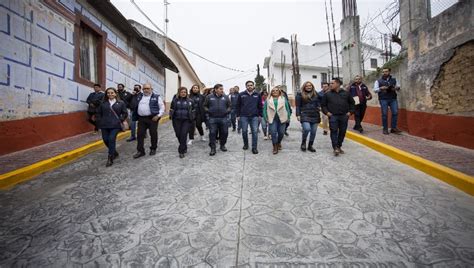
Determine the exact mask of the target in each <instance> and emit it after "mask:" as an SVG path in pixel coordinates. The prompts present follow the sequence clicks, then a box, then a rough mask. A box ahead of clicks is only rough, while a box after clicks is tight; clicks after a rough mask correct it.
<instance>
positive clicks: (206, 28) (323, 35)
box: [112, 0, 391, 91]
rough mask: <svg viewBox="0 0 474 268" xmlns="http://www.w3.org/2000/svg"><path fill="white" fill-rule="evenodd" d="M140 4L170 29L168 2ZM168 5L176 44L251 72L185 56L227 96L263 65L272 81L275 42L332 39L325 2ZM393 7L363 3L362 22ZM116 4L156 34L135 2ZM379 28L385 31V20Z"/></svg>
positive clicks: (337, 6)
mask: <svg viewBox="0 0 474 268" xmlns="http://www.w3.org/2000/svg"><path fill="white" fill-rule="evenodd" d="M328 1H329V0H328ZM135 2H136V3H137V4H138V6H140V8H141V9H142V10H143V11H145V13H146V14H147V15H148V16H149V17H150V18H151V19H152V20H153V22H154V23H155V24H156V25H157V26H158V27H160V28H161V29H162V30H164V27H163V21H164V5H163V1H162V0H135ZM168 2H169V3H170V5H168V19H169V24H168V35H169V36H170V37H171V38H172V39H174V40H175V41H176V42H178V43H179V44H180V45H181V46H183V47H185V48H188V49H190V50H192V51H193V52H196V53H198V54H200V55H201V56H203V57H205V58H208V59H210V60H213V61H215V62H218V63H219V64H222V65H225V66H228V67H231V68H234V69H238V70H243V71H246V72H245V73H241V72H235V71H231V70H226V69H224V68H221V67H219V66H216V65H213V64H211V63H208V62H206V61H204V60H202V59H200V58H198V57H196V56H194V55H192V54H190V53H187V52H185V53H186V56H187V57H188V59H189V61H190V62H191V64H192V65H193V67H194V69H195V70H196V72H197V74H198V76H199V78H200V79H201V81H202V82H203V83H205V84H206V86H213V85H214V84H215V83H222V84H224V87H225V89H226V91H227V88H229V87H231V86H234V85H238V86H239V87H240V88H241V89H242V88H243V85H244V83H245V81H246V80H253V79H254V78H255V76H256V71H255V70H256V66H257V64H260V68H261V73H262V75H263V76H264V77H266V75H265V74H266V70H265V69H263V60H264V58H265V57H267V56H268V55H269V49H270V47H271V43H272V42H273V41H275V40H277V39H278V38H280V37H286V38H287V39H290V35H291V34H293V33H296V34H297V35H298V42H299V43H301V44H304V45H310V44H312V43H314V42H316V41H325V40H327V39H328V36H327V28H326V27H327V26H326V18H325V11H324V1H322V0H312V1H309V0H307V1H283V0H280V1H270V0H260V1H250V0H241V1H236V0H234V1H230V0H219V1H217V0H216V1H183V0H168ZM389 2H391V1H384V0H365V1H364V0H359V1H357V5H358V13H359V15H360V17H361V23H363V22H365V21H366V18H367V17H374V16H376V15H377V14H379V13H380V12H381V10H382V9H383V8H384V7H386V6H387V4H388V3H389ZM112 3H113V4H114V5H115V6H116V7H117V8H118V9H119V10H120V11H121V12H122V14H123V15H124V16H125V17H126V18H127V19H133V20H136V21H138V22H140V23H142V24H144V25H146V26H147V27H150V28H151V29H154V27H153V26H152V24H151V23H150V22H149V21H148V20H147V19H146V18H144V17H143V16H142V15H141V14H140V12H139V11H138V10H137V9H136V8H135V7H134V5H133V4H132V3H131V1H130V0H112ZM328 8H329V2H328ZM333 10H334V22H335V24H336V29H337V31H336V35H337V37H338V38H339V36H340V31H339V24H340V21H341V17H342V0H333ZM375 25H378V26H379V27H378V28H379V29H380V30H382V31H383V30H384V27H383V26H381V25H382V22H381V20H380V16H379V17H378V18H377V20H376V21H375ZM379 47H380V45H379ZM252 71H253V72H252ZM184 86H187V87H188V86H190V85H184Z"/></svg>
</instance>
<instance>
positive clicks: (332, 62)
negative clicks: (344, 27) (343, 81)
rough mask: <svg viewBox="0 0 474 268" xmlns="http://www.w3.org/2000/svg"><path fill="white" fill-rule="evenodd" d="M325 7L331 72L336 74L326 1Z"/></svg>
mask: <svg viewBox="0 0 474 268" xmlns="http://www.w3.org/2000/svg"><path fill="white" fill-rule="evenodd" d="M324 7H325V9H326V25H327V28H328V40H329V53H330V54H331V74H332V75H334V60H333V57H332V45H331V33H330V31H329V19H328V6H327V3H326V1H324Z"/></svg>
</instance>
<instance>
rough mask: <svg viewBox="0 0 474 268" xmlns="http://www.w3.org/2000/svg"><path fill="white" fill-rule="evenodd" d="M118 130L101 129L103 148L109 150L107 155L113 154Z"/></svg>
mask: <svg viewBox="0 0 474 268" xmlns="http://www.w3.org/2000/svg"><path fill="white" fill-rule="evenodd" d="M120 130H121V129H120V128H102V129H101V132H102V140H103V141H104V144H105V146H107V148H109V155H114V154H115V144H116V141H117V134H118V133H119V131H120Z"/></svg>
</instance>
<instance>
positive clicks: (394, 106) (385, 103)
mask: <svg viewBox="0 0 474 268" xmlns="http://www.w3.org/2000/svg"><path fill="white" fill-rule="evenodd" d="M379 102H380V108H381V109H382V125H383V129H388V122H387V119H388V107H390V111H391V112H392V124H391V125H392V128H397V121H398V101H397V99H392V100H379Z"/></svg>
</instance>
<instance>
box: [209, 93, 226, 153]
mask: <svg viewBox="0 0 474 268" xmlns="http://www.w3.org/2000/svg"><path fill="white" fill-rule="evenodd" d="M230 109H231V104H230V100H229V97H228V96H226V95H225V94H224V87H223V86H222V85H221V84H216V85H215V86H214V93H212V94H209V95H208V96H207V97H206V100H205V102H204V110H205V111H206V112H207V113H208V114H209V146H210V147H211V152H210V153H209V155H211V156H212V155H215V154H216V135H217V131H218V130H219V142H220V149H221V151H223V152H226V151H227V148H226V147H225V144H226V142H227V136H228V134H229V122H228V119H227V116H228V114H229V113H230Z"/></svg>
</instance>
